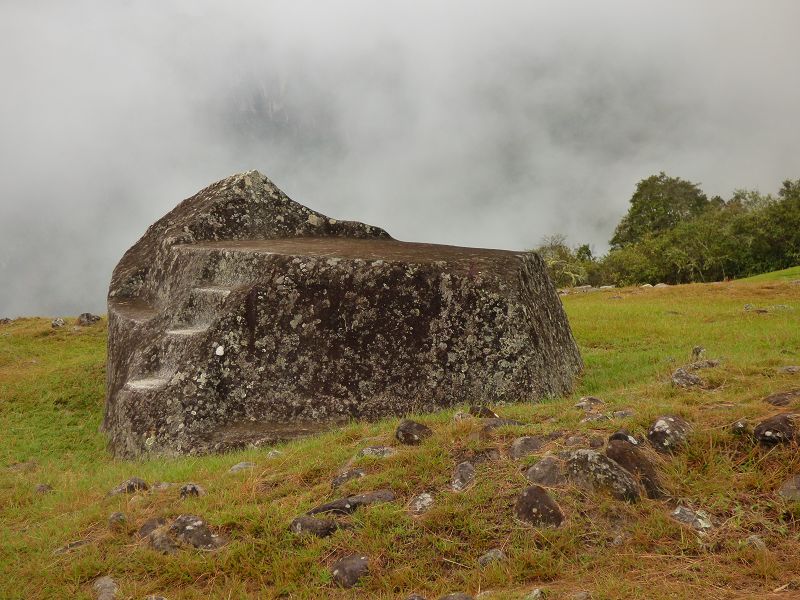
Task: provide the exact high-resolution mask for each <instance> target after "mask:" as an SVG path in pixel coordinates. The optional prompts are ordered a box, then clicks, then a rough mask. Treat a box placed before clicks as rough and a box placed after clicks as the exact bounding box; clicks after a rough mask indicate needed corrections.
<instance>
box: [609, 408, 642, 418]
mask: <svg viewBox="0 0 800 600" xmlns="http://www.w3.org/2000/svg"><path fill="white" fill-rule="evenodd" d="M635 414H636V413H635V412H634V411H632V410H631V409H629V408H623V409H622V410H615V411H614V412H612V413H611V417H612V418H614V419H627V418H629V417H632V416H634V415H635Z"/></svg>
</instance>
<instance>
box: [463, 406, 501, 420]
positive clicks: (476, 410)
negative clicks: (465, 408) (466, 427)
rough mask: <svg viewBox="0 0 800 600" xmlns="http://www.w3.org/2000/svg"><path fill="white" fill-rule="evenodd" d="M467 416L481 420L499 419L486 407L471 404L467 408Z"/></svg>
mask: <svg viewBox="0 0 800 600" xmlns="http://www.w3.org/2000/svg"><path fill="white" fill-rule="evenodd" d="M469 414H470V415H472V416H473V417H478V418H481V419H499V418H500V415H498V414H497V413H496V412H494V411H493V410H492V409H491V408H489V407H488V406H484V405H482V404H473V405H471V406H470V407H469Z"/></svg>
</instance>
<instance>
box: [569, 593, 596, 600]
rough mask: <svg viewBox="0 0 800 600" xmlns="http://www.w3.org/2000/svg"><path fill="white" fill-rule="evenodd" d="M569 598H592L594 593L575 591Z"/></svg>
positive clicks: (576, 599) (587, 599) (578, 599)
mask: <svg viewBox="0 0 800 600" xmlns="http://www.w3.org/2000/svg"><path fill="white" fill-rule="evenodd" d="M569 600H592V594H591V593H589V592H575V593H574V594H570V595H569Z"/></svg>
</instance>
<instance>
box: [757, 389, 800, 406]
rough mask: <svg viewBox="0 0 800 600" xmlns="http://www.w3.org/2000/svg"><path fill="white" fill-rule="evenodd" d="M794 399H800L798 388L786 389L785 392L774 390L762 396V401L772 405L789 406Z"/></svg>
mask: <svg viewBox="0 0 800 600" xmlns="http://www.w3.org/2000/svg"><path fill="white" fill-rule="evenodd" d="M796 400H800V389H794V390H786V391H785V392H775V393H774V394H770V395H769V396H767V397H766V398H764V402H766V403H767V404H771V405H772V406H780V407H784V406H789V405H790V404H792V403H793V402H795V401H796Z"/></svg>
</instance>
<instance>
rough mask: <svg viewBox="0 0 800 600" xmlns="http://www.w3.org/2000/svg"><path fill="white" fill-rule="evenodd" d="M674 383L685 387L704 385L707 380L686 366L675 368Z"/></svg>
mask: <svg viewBox="0 0 800 600" xmlns="http://www.w3.org/2000/svg"><path fill="white" fill-rule="evenodd" d="M672 383H673V384H674V385H676V386H677V387H680V388H684V389H689V388H693V387H702V386H703V385H705V382H704V381H703V380H702V379H701V378H700V377H699V376H697V375H695V374H694V373H692V372H691V371H690V370H689V369H688V368H685V367H680V368H678V369H675V372H674V373H673V374H672Z"/></svg>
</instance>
